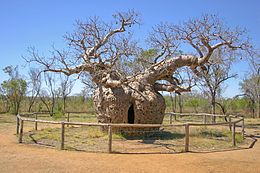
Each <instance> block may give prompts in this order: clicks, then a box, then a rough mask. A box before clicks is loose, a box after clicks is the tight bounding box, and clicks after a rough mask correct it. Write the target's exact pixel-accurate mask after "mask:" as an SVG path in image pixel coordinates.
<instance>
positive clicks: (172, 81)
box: [28, 11, 247, 124]
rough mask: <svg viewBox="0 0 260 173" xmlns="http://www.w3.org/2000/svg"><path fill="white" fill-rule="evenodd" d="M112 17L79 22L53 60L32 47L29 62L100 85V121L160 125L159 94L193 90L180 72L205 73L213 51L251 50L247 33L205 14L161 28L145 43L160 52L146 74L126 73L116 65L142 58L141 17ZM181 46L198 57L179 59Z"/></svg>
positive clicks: (125, 14)
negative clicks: (136, 36)
mask: <svg viewBox="0 0 260 173" xmlns="http://www.w3.org/2000/svg"><path fill="white" fill-rule="evenodd" d="M113 19H114V20H113V21H112V22H110V23H105V22H103V21H101V20H100V19H99V18H97V17H95V18H90V19H89V20H88V21H87V22H85V23H83V22H79V21H78V22H77V23H76V26H77V28H76V31H75V32H74V33H72V34H67V35H66V36H65V39H66V40H67V41H68V50H66V51H65V50H63V51H57V50H54V52H53V56H52V57H50V58H46V57H43V56H40V55H39V54H38V53H37V51H36V50H35V49H31V50H30V53H31V54H30V55H31V56H30V57H29V58H28V61H29V62H36V63H38V64H40V65H42V66H43V68H44V71H45V72H47V71H48V72H56V73H64V74H65V75H73V74H78V75H79V77H80V75H81V74H82V73H85V72H88V73H89V74H90V76H91V78H92V80H93V82H94V83H95V84H96V85H97V89H96V90H95V92H94V96H93V100H94V105H95V109H96V114H97V118H98V121H99V122H102V123H107V122H111V123H155V124H160V123H162V121H163V117H164V111H165V107H166V106H165V101H164V98H163V96H162V95H161V94H160V91H167V92H178V93H182V92H189V91H190V90H191V86H186V87H185V86H183V85H181V82H180V81H179V80H178V79H177V78H176V77H175V72H176V70H178V69H180V68H182V67H185V66H187V67H189V68H190V69H191V70H192V71H193V72H194V73H195V74H197V73H198V72H199V71H201V70H206V66H205V64H206V63H208V61H209V60H210V58H211V55H212V54H213V52H214V50H216V49H218V48H220V47H225V48H227V49H233V50H239V49H245V48H246V47H247V41H246V40H243V39H244V31H243V30H239V29H234V30H232V29H230V28H228V27H226V26H225V25H224V24H223V23H222V22H221V21H220V20H219V19H218V18H217V17H216V16H212V15H204V16H202V17H201V18H199V19H191V20H189V21H188V22H185V23H183V24H181V25H173V24H168V23H166V24H160V25H158V26H156V27H154V28H153V31H152V32H151V34H150V37H149V38H148V39H147V42H148V43H149V44H150V46H151V49H155V50H157V51H156V54H155V55H154V58H153V61H152V62H150V65H149V67H147V68H145V69H144V70H142V71H139V72H135V73H132V74H131V73H128V74H127V73H123V72H121V71H120V70H119V69H117V68H116V64H117V63H118V62H119V61H122V60H123V59H124V60H128V61H133V60H134V59H135V58H137V57H138V58H140V56H139V55H140V54H139V53H140V48H139V47H138V44H137V42H135V41H134V40H133V36H132V35H133V30H134V26H135V25H137V24H139V21H140V20H139V15H138V14H137V13H136V12H135V11H128V12H123V13H117V14H115V15H113ZM181 44H188V45H190V46H191V47H192V48H194V50H195V52H194V54H182V55H178V56H176V51H177V49H178V48H179V46H180V45H181ZM161 81H164V82H161Z"/></svg>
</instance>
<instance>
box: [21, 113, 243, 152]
mask: <svg viewBox="0 0 260 173" xmlns="http://www.w3.org/2000/svg"><path fill="white" fill-rule="evenodd" d="M67 113H68V115H69V114H70V113H85V112H67ZM40 114H48V113H46V112H35V113H28V114H18V115H17V123H16V125H17V127H16V133H17V134H18V142H19V143H22V141H23V129H24V122H34V123H35V130H37V125H38V124H37V123H46V124H60V125H61V134H60V140H61V142H60V149H61V150H63V149H64V141H65V125H67V126H68V125H79V126H98V127H106V128H107V133H108V150H107V151H108V153H112V141H113V138H112V129H113V128H163V127H184V132H185V138H184V141H185V144H184V146H185V147H184V151H185V152H188V151H189V141H190V140H189V138H190V127H192V126H194V127H198V126H223V125H224V126H225V125H227V126H229V127H230V129H231V131H232V145H233V146H236V140H235V138H236V125H237V123H240V122H241V123H242V125H241V128H242V130H241V135H242V137H243V138H244V134H245V130H244V117H243V116H236V115H217V114H208V113H172V112H167V113H165V115H166V116H167V115H168V116H170V124H123V123H121V124H112V123H85V122H70V121H69V119H67V121H49V120H40V119H38V116H37V115H40ZM30 116H34V118H28V117H30ZM172 116H175V120H176V116H180V117H181V116H204V123H182V124H172ZM208 116H209V117H225V118H228V121H227V122H218V123H216V122H214V123H211V124H207V123H206V121H205V119H206V118H205V117H208ZM235 119H237V120H235Z"/></svg>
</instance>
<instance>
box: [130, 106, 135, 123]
mask: <svg viewBox="0 0 260 173" xmlns="http://www.w3.org/2000/svg"><path fill="white" fill-rule="evenodd" d="M134 122H135V112H134V105H131V106H130V108H129V109H128V123H129V124H134Z"/></svg>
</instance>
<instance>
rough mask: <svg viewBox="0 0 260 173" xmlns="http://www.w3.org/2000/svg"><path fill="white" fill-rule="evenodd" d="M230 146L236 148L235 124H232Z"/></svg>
mask: <svg viewBox="0 0 260 173" xmlns="http://www.w3.org/2000/svg"><path fill="white" fill-rule="evenodd" d="M232 145H233V147H235V146H236V123H232Z"/></svg>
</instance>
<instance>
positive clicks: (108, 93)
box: [93, 82, 166, 124]
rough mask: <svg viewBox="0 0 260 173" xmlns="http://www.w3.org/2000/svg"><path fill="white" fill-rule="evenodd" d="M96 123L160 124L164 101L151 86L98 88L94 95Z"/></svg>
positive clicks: (136, 83)
mask: <svg viewBox="0 0 260 173" xmlns="http://www.w3.org/2000/svg"><path fill="white" fill-rule="evenodd" d="M93 98H94V105H95V108H96V113H97V118H98V122H101V123H108V122H111V123H130V124H135V123H138V124H161V123H162V121H163V117H164V111H165V108H166V106H165V101H164V98H163V96H162V95H161V94H160V93H159V92H158V91H156V90H155V89H154V87H153V86H142V83H139V82H132V83H130V84H129V86H121V87H119V88H105V87H103V86H100V87H98V88H97V89H96V91H95V94H94V97H93Z"/></svg>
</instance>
